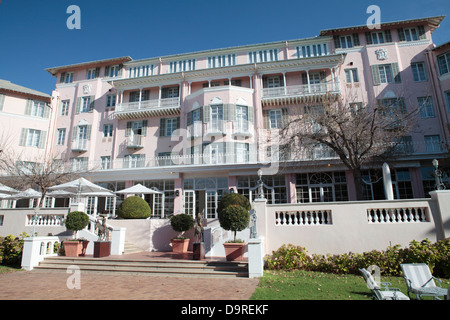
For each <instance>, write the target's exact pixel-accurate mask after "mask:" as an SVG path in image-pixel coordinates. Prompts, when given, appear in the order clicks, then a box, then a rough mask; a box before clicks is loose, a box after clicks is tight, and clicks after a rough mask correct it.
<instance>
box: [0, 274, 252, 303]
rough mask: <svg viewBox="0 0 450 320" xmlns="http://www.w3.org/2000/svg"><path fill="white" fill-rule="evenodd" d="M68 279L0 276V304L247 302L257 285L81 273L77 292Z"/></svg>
mask: <svg viewBox="0 0 450 320" xmlns="http://www.w3.org/2000/svg"><path fill="white" fill-rule="evenodd" d="M71 276H72V274H67V273H64V272H42V271H38V270H33V271H17V272H12V273H6V274H0V300H35V299H37V300H80V299H83V300H91V299H95V300H115V299H121V300H248V299H249V298H250V296H251V295H252V294H253V292H254V290H255V288H256V286H257V285H258V282H259V280H258V279H242V278H236V279H234V278H231V279H229V278H193V277H185V278H175V277H159V276H145V275H113V274H94V273H81V278H80V289H68V287H67V279H68V278H69V277H71Z"/></svg>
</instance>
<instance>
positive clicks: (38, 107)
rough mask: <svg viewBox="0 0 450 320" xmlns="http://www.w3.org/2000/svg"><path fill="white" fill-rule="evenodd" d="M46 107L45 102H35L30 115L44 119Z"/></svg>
mask: <svg viewBox="0 0 450 320" xmlns="http://www.w3.org/2000/svg"><path fill="white" fill-rule="evenodd" d="M45 107H46V103H45V102H43V101H37V100H34V101H33V104H32V106H31V113H30V115H31V116H34V117H39V118H43V117H44V110H45Z"/></svg>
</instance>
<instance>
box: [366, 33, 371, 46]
mask: <svg viewBox="0 0 450 320" xmlns="http://www.w3.org/2000/svg"><path fill="white" fill-rule="evenodd" d="M366 44H372V34H371V33H370V32H366Z"/></svg>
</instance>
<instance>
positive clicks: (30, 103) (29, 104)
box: [25, 99, 33, 116]
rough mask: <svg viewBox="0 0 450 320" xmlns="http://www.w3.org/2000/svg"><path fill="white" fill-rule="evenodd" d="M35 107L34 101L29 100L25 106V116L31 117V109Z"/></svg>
mask: <svg viewBox="0 0 450 320" xmlns="http://www.w3.org/2000/svg"><path fill="white" fill-rule="evenodd" d="M32 106H33V100H31V99H27V103H26V105H25V114H26V115H27V116H29V115H31V107H32Z"/></svg>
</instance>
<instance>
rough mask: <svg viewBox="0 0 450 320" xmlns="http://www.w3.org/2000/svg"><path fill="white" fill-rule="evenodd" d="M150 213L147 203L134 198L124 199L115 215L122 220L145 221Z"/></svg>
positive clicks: (139, 198)
mask: <svg viewBox="0 0 450 320" xmlns="http://www.w3.org/2000/svg"><path fill="white" fill-rule="evenodd" d="M151 213H152V210H151V209H150V206H149V205H148V203H147V201H145V200H144V199H142V198H141V197H136V196H131V197H128V198H126V199H125V200H124V201H123V202H122V203H121V204H120V206H119V209H118V210H117V215H118V216H119V218H122V219H147V218H149V217H150V215H151Z"/></svg>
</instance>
